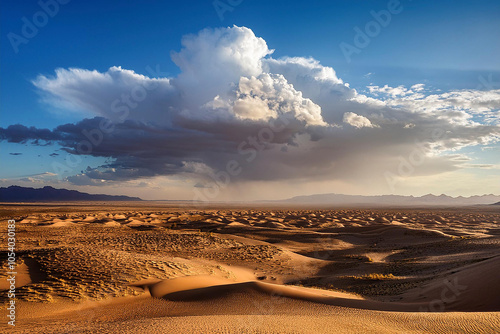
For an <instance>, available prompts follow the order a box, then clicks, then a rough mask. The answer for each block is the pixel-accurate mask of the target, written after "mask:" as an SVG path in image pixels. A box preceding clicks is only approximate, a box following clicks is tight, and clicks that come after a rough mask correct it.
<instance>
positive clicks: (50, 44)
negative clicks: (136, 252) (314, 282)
mask: <svg viewBox="0 0 500 334" xmlns="http://www.w3.org/2000/svg"><path fill="white" fill-rule="evenodd" d="M0 6H1V13H0V15H1V23H0V24H1V30H0V32H1V48H0V78H1V80H0V105H1V109H0V110H1V112H0V161H1V163H0V166H1V169H0V186H9V185H21V186H30V187H42V186H46V185H50V186H54V187H56V188H68V189H76V190H80V191H85V192H89V193H108V194H125V195H131V196H139V197H142V198H144V199H172V200H176V199H184V200H192V199H194V200H203V201H228V200H239V201H247V200H262V199H266V200H267V199H284V198H288V197H292V196H298V195H308V194H319V193H343V194H356V195H382V194H400V195H415V196H420V195H424V194H427V193H434V194H441V193H445V194H448V195H452V196H470V195H480V194H489V193H493V194H500V187H499V186H500V158H499V157H500V154H499V153H500V142H499V141H500V57H499V54H500V20H499V17H500V2H498V1H486V0H485V1H460V0H444V1H435V2H432V1H417V0H413V1H411V0H401V1H397V0H391V1H366V0H360V1H356V0H351V1H347V0H346V1H290V0H288V1H260V0H255V1H250V0H216V1H212V0H210V1H185V2H181V1H175V2H174V1H153V0H149V1H76V0H69V1H68V0H41V1H14V0H6V1H2V3H1V5H0Z"/></svg>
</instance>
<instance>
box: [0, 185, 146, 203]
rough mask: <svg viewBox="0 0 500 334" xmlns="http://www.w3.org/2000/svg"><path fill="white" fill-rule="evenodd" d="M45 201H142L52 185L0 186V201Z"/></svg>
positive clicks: (136, 198) (135, 198)
mask: <svg viewBox="0 0 500 334" xmlns="http://www.w3.org/2000/svg"><path fill="white" fill-rule="evenodd" d="M46 201H64V202H66V201H142V199H140V198H139V197H129V196H115V195H103V194H98V195H94V194H87V193H82V192H79V191H76V190H67V189H56V188H53V187H49V186H47V187H43V188H38V189H36V188H27V187H19V186H10V187H8V188H0V202H46Z"/></svg>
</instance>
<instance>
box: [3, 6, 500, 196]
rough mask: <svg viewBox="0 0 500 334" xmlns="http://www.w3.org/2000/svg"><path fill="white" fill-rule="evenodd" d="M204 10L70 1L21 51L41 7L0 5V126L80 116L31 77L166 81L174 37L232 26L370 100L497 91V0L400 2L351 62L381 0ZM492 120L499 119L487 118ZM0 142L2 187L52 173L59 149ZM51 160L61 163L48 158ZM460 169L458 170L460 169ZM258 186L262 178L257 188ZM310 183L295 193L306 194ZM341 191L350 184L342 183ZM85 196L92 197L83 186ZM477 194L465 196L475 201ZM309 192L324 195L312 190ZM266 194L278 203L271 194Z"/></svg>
mask: <svg viewBox="0 0 500 334" xmlns="http://www.w3.org/2000/svg"><path fill="white" fill-rule="evenodd" d="M42 2H43V0H42ZM46 2H47V3H48V2H50V1H46ZM213 3H214V2H213V1H189V2H181V1H175V2H173V1H85V2H84V1H76V0H73V1H69V2H68V3H67V4H61V5H59V7H60V8H59V10H58V13H57V14H56V15H55V16H54V17H53V18H49V20H48V23H47V24H46V25H44V26H42V27H40V28H39V31H38V34H36V36H34V37H33V38H29V41H28V43H27V44H21V45H19V50H18V52H17V53H16V52H14V48H13V47H12V45H11V42H10V41H9V37H8V34H9V33H14V34H18V35H22V33H21V29H22V27H23V21H22V18H23V17H26V18H27V19H28V20H29V21H32V20H33V15H35V14H36V13H37V12H39V11H40V10H41V7H40V5H39V4H38V1H13V0H11V1H3V2H2V5H1V6H2V10H1V32H2V33H1V34H2V36H1V50H2V51H1V54H0V75H1V81H0V96H1V109H2V112H1V116H0V127H1V128H7V127H8V126H10V125H13V124H22V125H25V126H34V127H36V128H48V129H53V128H55V127H57V126H58V125H61V124H66V123H76V122H78V121H80V120H82V119H83V118H85V117H89V115H85V114H84V113H82V112H74V111H68V110H65V109H64V108H61V107H56V106H55V105H54V103H47V101H41V98H42V96H44V95H41V89H39V88H37V87H35V85H34V84H33V83H32V81H33V80H35V79H36V78H37V77H38V76H39V75H43V76H47V77H50V76H53V75H54V71H55V69H57V68H63V69H68V68H79V69H86V70H97V71H98V72H101V73H104V72H106V71H107V70H108V69H109V68H110V67H112V66H121V68H123V69H127V70H132V71H134V72H135V73H138V74H143V75H148V73H147V71H146V68H147V67H148V66H152V67H155V66H159V68H161V70H162V72H163V73H168V74H167V75H166V76H168V77H171V78H173V77H176V76H178V75H179V74H180V72H181V71H180V69H179V67H178V66H176V64H174V62H173V61H172V60H171V52H172V51H175V52H178V51H179V50H181V48H182V45H181V40H182V38H183V36H185V35H187V34H197V33H198V32H199V31H200V30H202V29H205V28H218V27H232V26H233V25H237V26H239V27H248V28H249V29H251V31H253V33H254V34H255V36H257V37H260V38H262V39H264V40H265V42H266V43H267V47H268V48H269V49H274V50H275V51H274V53H273V54H272V58H274V59H279V58H281V57H286V56H290V57H305V58H308V57H312V58H314V59H316V60H317V61H319V63H320V64H321V65H322V66H324V67H331V68H333V69H334V70H335V72H336V76H337V77H338V78H340V79H342V80H343V82H344V83H348V84H349V87H350V88H354V89H356V91H357V92H358V93H361V94H367V95H369V96H371V95H370V94H369V89H368V88H367V86H377V87H383V86H384V85H388V86H390V87H397V86H400V85H403V86H405V87H408V88H409V87H411V86H413V85H415V84H425V87H426V89H427V93H428V94H431V93H444V92H449V91H458V90H471V89H475V90H481V91H485V90H491V89H495V88H496V89H498V88H500V87H497V85H498V82H499V81H500V57H499V56H498V55H499V54H500V43H499V41H500V20H498V18H499V17H500V2H498V1H457V0H446V1H435V2H433V1H409V0H402V1H400V3H399V5H398V8H400V9H401V10H400V12H399V13H397V14H392V15H391V19H390V22H389V24H388V25H387V26H386V27H381V28H380V33H378V34H376V36H374V37H371V38H370V41H369V44H368V45H367V46H366V47H363V48H361V50H360V52H359V54H353V55H352V57H351V61H350V62H349V61H347V59H346V57H345V56H344V54H343V53H342V51H341V48H340V45H341V43H348V44H351V45H353V44H354V40H353V39H354V37H355V35H356V32H355V30H354V28H355V27H359V28H360V29H361V30H364V29H365V25H366V24H367V23H369V22H370V21H373V20H374V18H373V16H372V14H371V12H372V11H375V12H380V11H383V10H387V8H388V6H389V3H390V1H250V0H244V1H241V2H240V3H239V4H237V5H235V6H231V5H229V6H230V7H231V10H230V11H225V12H223V13H222V19H221V15H219V14H221V13H220V12H219V13H218V12H217V10H216V8H215V7H214V4H213ZM220 3H228V2H227V1H226V0H221V1H220V2H219V4H220ZM232 3H238V1H233V2H232ZM488 78H490V79H488ZM287 79H288V78H287ZM485 80H486V81H485ZM488 80H490V81H488ZM289 81H290V80H289ZM484 82H490V83H492V86H491V87H487V86H488V85H486V86H485V85H484ZM45 93H46V92H45ZM313 102H315V101H314V100H313ZM321 107H323V109H325V107H324V106H321ZM492 111H493V112H495V111H496V112H498V110H497V109H492ZM474 117H475V116H474ZM89 118H90V117H89ZM480 122H481V121H480ZM0 145H1V149H0V157H1V160H2V171H1V175H0V178H3V179H5V180H11V181H6V182H7V183H8V182H10V183H15V179H16V178H19V177H25V176H28V175H35V174H39V173H45V172H50V170H48V169H47V165H50V164H51V163H52V162H53V161H59V160H61V159H63V156H64V154H65V153H66V152H61V151H60V146H59V145H58V144H57V143H53V144H51V145H48V146H33V145H31V144H29V143H27V144H16V143H12V142H7V141H2V142H1V143H0ZM485 147H486V148H485ZM455 149H456V148H455ZM468 150H469V153H468V154H469V157H473V158H474V159H475V161H473V162H471V164H472V163H474V164H490V165H498V164H499V161H498V158H497V156H498V144H495V143H489V144H484V145H483V146H482V147H480V146H473V145H471V148H468ZM11 153H22V155H12V154H11ZM52 153H57V154H59V155H58V156H53V157H51V156H50V154H52ZM454 154H455V153H454ZM84 159H85V163H82V164H81V166H77V167H76V168H75V170H77V169H84V168H86V167H87V165H89V166H91V167H93V168H94V167H98V166H99V165H102V164H104V163H105V161H106V160H107V159H108V158H107V157H102V156H99V157H97V156H86V157H84ZM212 167H213V166H212ZM464 171H467V169H461V171H459V172H460V173H463V172H464ZM78 172H79V171H78ZM497 172H498V170H496V169H488V170H480V171H478V170H473V171H470V172H468V174H467V175H468V176H467V177H471V178H477V177H481V175H483V174H484V175H486V174H488V175H489V174H491V175H490V176H488V177H491V178H494V177H495V175H496V174H497ZM75 173H76V171H75ZM156 176H158V175H155V177H156ZM179 178H181V177H180V176H178V174H176V176H175V180H174V181H172V180H170V181H168V182H174V183H176V184H178V183H179V182H181V181H179ZM264 179H265V178H264ZM12 180H14V181H12ZM495 180H496V179H495ZM316 181H317V180H316ZM316 181H314V182H316ZM165 182H167V181H165ZM168 182H167V183H168ZM256 182H263V181H262V180H260V179H258V180H256ZM314 182H312V183H310V184H309V185H305V186H304V187H303V189H302V190H300V191H301V193H304V192H306V193H307V192H309V193H311V192H315V191H314V189H315V188H314V187H315V186H314V184H315V183H314ZM339 182H343V184H345V182H347V183H349V181H345V180H343V179H342V178H340V181H339ZM471 182H472V181H471ZM489 182H490V181H489ZM65 186H69V187H73V186H75V185H71V184H69V185H65ZM254 187H257V185H256V184H255V185H254ZM443 188H444V189H443V192H445V191H448V192H450V193H455V194H462V193H461V192H460V191H461V190H458V188H457V187H454V186H451V185H450V186H449V187H446V186H445V187H443ZM85 189H86V190H90V191H92V189H93V188H89V187H87V188H85ZM344 189H345V191H344V192H349V191H350V189H352V191H351V192H358V193H359V191H358V189H359V187H356V186H354V185H353V186H352V187H351V188H349V187H347V186H345V187H344ZM432 190H435V191H438V190H436V189H432ZM107 191H108V192H120V189H119V188H116V186H115V188H113V186H112V185H110V188H109V189H107ZM234 191H236V190H234ZM479 191H480V190H479V189H475V190H474V191H473V192H479ZM318 192H328V191H327V189H318ZM368 192H369V193H373V192H374V190H373V189H372V190H369V191H368ZM383 192H389V191H388V190H387V189H386V190H385V191H383ZM395 192H400V193H405V194H409V193H415V194H418V193H422V192H425V190H424V189H419V188H418V187H416V186H415V185H414V183H413V181H411V182H410V181H409V183H408V186H407V187H405V188H401V189H396V190H395ZM187 193H188V192H185V193H184V194H187ZM301 193H300V194H301ZM155 196H160V197H164V194H163V193H161V192H157V193H156V195H155ZM186 196H187V197H189V195H185V196H184V197H186ZM228 196H231V195H228ZM274 196H275V197H280V196H281V194H280V193H276V194H274ZM167 197H168V196H167Z"/></svg>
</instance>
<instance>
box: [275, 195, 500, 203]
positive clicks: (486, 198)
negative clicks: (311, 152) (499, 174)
mask: <svg viewBox="0 0 500 334" xmlns="http://www.w3.org/2000/svg"><path fill="white" fill-rule="evenodd" d="M498 201H500V196H496V195H481V196H478V195H475V196H470V197H463V196H458V197H452V196H448V195H446V194H441V195H439V196H436V195H434V194H427V195H424V196H420V197H415V196H400V195H381V196H358V195H341V194H315V195H309V196H297V197H293V198H290V199H287V200H284V201H281V202H285V203H295V204H307V205H309V204H312V205H382V206H394V205H396V206H406V205H409V206H418V205H424V206H429V205H431V206H432V205H434V206H436V205H441V206H462V205H487V204H491V203H496V202H498ZM497 204H498V203H497Z"/></svg>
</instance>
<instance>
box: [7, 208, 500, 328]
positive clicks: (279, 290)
mask: <svg viewBox="0 0 500 334" xmlns="http://www.w3.org/2000/svg"><path fill="white" fill-rule="evenodd" d="M0 219H1V224H0V227H1V231H2V233H1V234H0V242H1V243H2V263H1V265H2V271H1V274H2V277H0V289H1V290H2V291H1V292H0V295H1V297H0V298H1V299H2V314H4V316H2V319H3V320H2V324H1V327H0V331H1V332H6V333H7V332H9V333H10V332H12V333H498V332H500V284H498V282H499V278H500V207H499V206H476V207H463V208H376V209H369V208H357V209H354V208H297V207H270V206H268V207H263V206H260V207H259V206H257V205H255V206H251V205H245V206H243V205H242V206H237V205H222V204H220V205H212V206H205V207H195V206H192V205H187V204H182V203H178V204H172V203H169V204H166V203H161V202H145V203H144V202H107V203H103V202H99V203H88V202H85V203H76V202H75V203H46V204H42V203H38V204H4V205H2V206H1V209H0ZM8 220H15V221H16V231H15V232H16V272H17V274H16V283H15V287H16V289H15V300H16V321H15V324H16V326H15V327H14V326H9V325H8V324H7V322H8V318H7V317H6V316H5V313H6V312H7V310H6V308H7V305H9V298H8V297H7V293H8V291H9V283H8V281H7V280H6V279H7V278H8V275H7V272H8V271H9V269H8V267H7V266H8V263H7V251H6V245H7V225H8Z"/></svg>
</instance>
